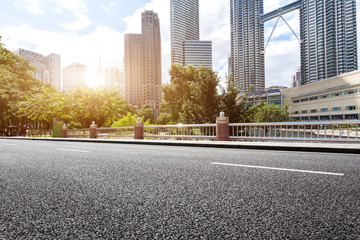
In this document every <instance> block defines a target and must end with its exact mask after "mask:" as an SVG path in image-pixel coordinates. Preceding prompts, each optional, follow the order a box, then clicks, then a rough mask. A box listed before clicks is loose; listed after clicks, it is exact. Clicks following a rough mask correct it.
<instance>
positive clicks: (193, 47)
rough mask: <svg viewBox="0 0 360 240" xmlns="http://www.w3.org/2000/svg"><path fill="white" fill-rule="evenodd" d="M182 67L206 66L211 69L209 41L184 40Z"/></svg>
mask: <svg viewBox="0 0 360 240" xmlns="http://www.w3.org/2000/svg"><path fill="white" fill-rule="evenodd" d="M184 58H185V59H184V65H185V66H186V65H193V66H194V67H198V66H202V65H204V66H206V67H211V68H212V43H211V41H198V40H185V41H184Z"/></svg>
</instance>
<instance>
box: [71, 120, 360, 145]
mask: <svg viewBox="0 0 360 240" xmlns="http://www.w3.org/2000/svg"><path fill="white" fill-rule="evenodd" d="M143 131H144V138H145V139H167V140H215V139H216V124H177V125H150V126H144V127H143ZM134 134H135V127H134V126H130V127H117V128H97V137H98V138H131V139H133V138H134ZM89 136H90V129H89V128H84V129H69V130H68V137H69V138H89ZM359 138H360V121H358V120H354V121H353V120H350V121H323V122H282V123H230V124H229V139H230V140H232V141H333V142H335V141H342V142H356V141H358V142H360V139H359Z"/></svg>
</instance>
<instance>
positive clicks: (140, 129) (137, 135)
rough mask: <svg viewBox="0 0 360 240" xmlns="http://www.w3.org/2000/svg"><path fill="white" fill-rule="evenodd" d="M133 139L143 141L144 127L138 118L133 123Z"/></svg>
mask: <svg viewBox="0 0 360 240" xmlns="http://www.w3.org/2000/svg"><path fill="white" fill-rule="evenodd" d="M134 139H144V125H143V122H142V121H141V120H140V118H139V117H138V118H137V121H136V122H135V131H134Z"/></svg>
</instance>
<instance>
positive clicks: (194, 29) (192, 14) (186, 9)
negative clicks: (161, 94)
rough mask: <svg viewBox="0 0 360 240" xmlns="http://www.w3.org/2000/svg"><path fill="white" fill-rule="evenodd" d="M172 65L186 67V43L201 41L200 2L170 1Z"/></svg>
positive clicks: (186, 0)
mask: <svg viewBox="0 0 360 240" xmlns="http://www.w3.org/2000/svg"><path fill="white" fill-rule="evenodd" d="M170 15H171V16H170V24H171V63H172V64H173V63H177V64H181V65H184V64H185V63H184V61H185V60H184V41H185V40H199V39H200V34H199V0H170Z"/></svg>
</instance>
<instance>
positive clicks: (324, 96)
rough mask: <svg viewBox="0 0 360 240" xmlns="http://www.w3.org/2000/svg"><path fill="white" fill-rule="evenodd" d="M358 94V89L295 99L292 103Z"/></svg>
mask: <svg viewBox="0 0 360 240" xmlns="http://www.w3.org/2000/svg"><path fill="white" fill-rule="evenodd" d="M358 92H359V90H358V89H351V90H345V91H340V92H334V93H331V94H324V95H320V96H313V97H308V98H301V99H296V100H294V101H293V103H299V102H307V101H313V100H318V99H325V98H329V97H338V96H342V95H350V94H355V93H358Z"/></svg>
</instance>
